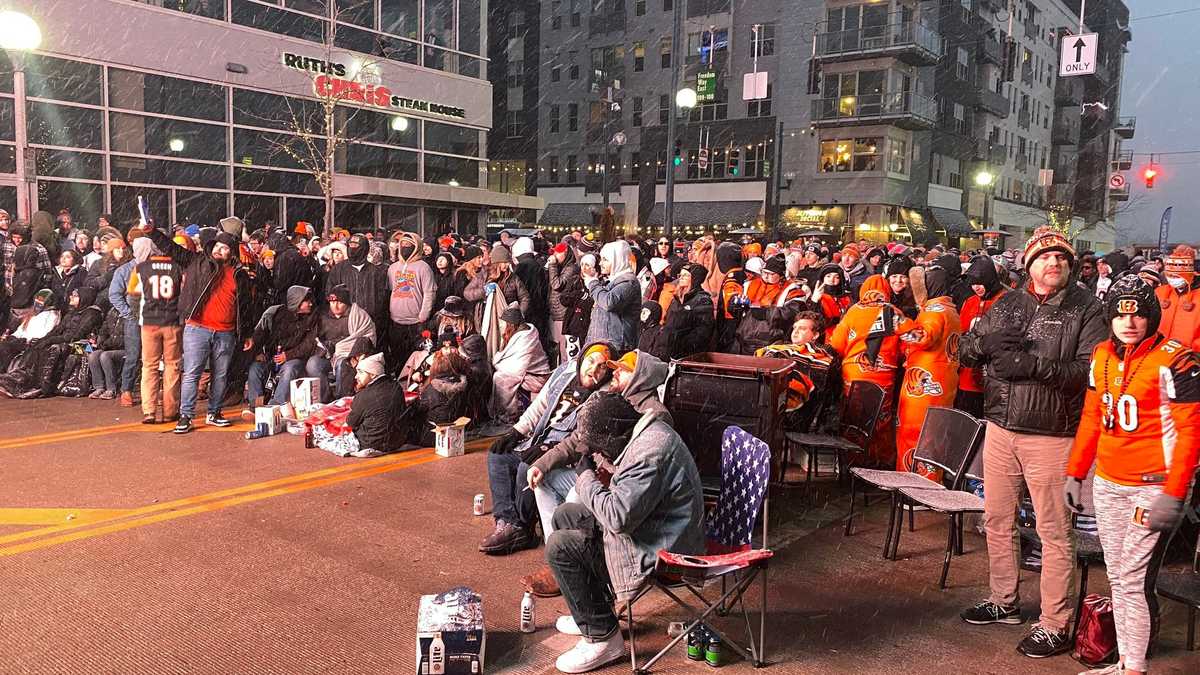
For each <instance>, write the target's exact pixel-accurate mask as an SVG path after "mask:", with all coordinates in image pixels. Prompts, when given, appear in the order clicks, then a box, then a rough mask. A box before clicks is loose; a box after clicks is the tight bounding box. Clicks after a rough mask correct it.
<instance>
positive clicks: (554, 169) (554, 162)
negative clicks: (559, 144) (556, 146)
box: [549, 157, 558, 183]
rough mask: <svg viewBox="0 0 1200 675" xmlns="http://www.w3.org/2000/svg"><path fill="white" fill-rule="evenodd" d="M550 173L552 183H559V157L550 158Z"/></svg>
mask: <svg viewBox="0 0 1200 675" xmlns="http://www.w3.org/2000/svg"><path fill="white" fill-rule="evenodd" d="M549 172H550V182H551V183H557V182H558V158H557V157H551V158H550V166H549Z"/></svg>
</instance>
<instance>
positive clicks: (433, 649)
mask: <svg viewBox="0 0 1200 675" xmlns="http://www.w3.org/2000/svg"><path fill="white" fill-rule="evenodd" d="M445 672H446V644H445V643H444V642H442V634H441V633H438V634H437V635H434V636H433V642H431V643H429V675H445Z"/></svg>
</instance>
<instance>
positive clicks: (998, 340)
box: [979, 329, 1025, 358]
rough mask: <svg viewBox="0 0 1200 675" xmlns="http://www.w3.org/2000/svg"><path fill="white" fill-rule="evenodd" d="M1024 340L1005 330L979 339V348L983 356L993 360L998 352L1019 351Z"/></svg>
mask: <svg viewBox="0 0 1200 675" xmlns="http://www.w3.org/2000/svg"><path fill="white" fill-rule="evenodd" d="M1024 339H1025V336H1024V335H1023V334H1021V333H1018V332H1016V331H1013V330H1007V329H1005V330H999V331H995V332H992V333H988V334H987V335H984V336H983V337H982V338H980V339H979V346H980V347H982V348H983V349H982V351H983V353H984V354H985V355H988V356H991V357H992V358H995V357H996V355H997V354H998V353H1000V352H1009V351H1013V352H1015V351H1020V350H1021V342H1023V341H1024Z"/></svg>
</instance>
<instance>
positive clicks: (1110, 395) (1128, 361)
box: [1067, 334, 1200, 499]
mask: <svg viewBox="0 0 1200 675" xmlns="http://www.w3.org/2000/svg"><path fill="white" fill-rule="evenodd" d="M1118 349H1120V350H1121V351H1124V345H1121V346H1120V347H1118V346H1117V345H1115V344H1114V341H1113V340H1105V341H1104V342H1101V343H1100V344H1098V345H1096V349H1095V350H1094V351H1093V352H1092V363H1091V366H1090V369H1089V376H1088V391H1087V397H1086V398H1085V399H1084V402H1083V418H1082V420H1081V421H1080V424H1079V431H1078V432H1076V434H1075V446H1074V448H1073V449H1072V450H1071V459H1070V462H1069V463H1068V464H1067V475H1069V476H1073V477H1075V478H1079V479H1081V480H1082V479H1083V478H1085V477H1086V476H1087V473H1088V469H1090V468H1091V466H1092V462H1095V463H1096V474H1097V475H1099V476H1101V477H1103V478H1105V479H1106V480H1110V481H1112V482H1114V483H1117V484H1120V485H1158V484H1161V485H1162V486H1163V492H1164V493H1166V494H1169V495H1171V496H1173V497H1177V498H1179V499H1183V498H1185V497H1186V496H1187V493H1188V489H1189V488H1190V487H1191V485H1192V480H1193V476H1194V474H1195V472H1196V460H1197V454H1198V453H1200V445H1198V444H1200V434H1198V433H1197V428H1198V425H1200V360H1198V359H1197V356H1196V354H1195V353H1193V352H1192V351H1191V350H1189V349H1188V348H1187V347H1185V346H1183V345H1182V344H1180V343H1179V342H1177V341H1175V340H1169V339H1167V338H1165V337H1163V336H1162V335H1161V334H1158V335H1155V336H1154V338H1153V339H1149V340H1145V341H1143V342H1142V344H1140V345H1138V346H1137V348H1136V349H1135V350H1134V351H1133V353H1132V354H1129V355H1127V356H1125V358H1124V359H1122V358H1121V356H1120V355H1119V354H1120V352H1119V351H1118ZM1125 378H1132V379H1130V380H1129V381H1128V382H1126V381H1125Z"/></svg>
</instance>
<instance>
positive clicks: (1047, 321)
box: [959, 227, 1108, 658]
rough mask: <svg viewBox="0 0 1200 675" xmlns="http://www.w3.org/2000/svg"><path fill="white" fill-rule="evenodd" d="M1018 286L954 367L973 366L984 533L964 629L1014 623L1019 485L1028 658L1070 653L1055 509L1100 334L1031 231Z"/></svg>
mask: <svg viewBox="0 0 1200 675" xmlns="http://www.w3.org/2000/svg"><path fill="white" fill-rule="evenodd" d="M1024 258H1025V270H1026V273H1027V275H1028V281H1027V282H1026V285H1025V287H1024V288H1022V289H1020V290H1014V291H1012V292H1010V293H1007V294H1005V295H1004V297H1002V298H1000V299H999V300H997V301H996V304H994V305H993V306H992V308H991V311H989V312H988V313H986V314H984V315H983V316H982V317H980V319H979V321H978V322H977V323H976V324H975V327H974V328H972V329H971V330H970V331H969V332H967V333H966V334H964V335H963V337H962V341H961V342H960V343H959V358H960V360H961V362H962V364H963V365H964V366H967V367H968V368H973V367H977V366H983V372H984V387H983V388H984V393H983V398H984V401H983V409H984V418H985V419H986V420H987V435H986V437H985V440H984V444H983V476H984V488H983V493H984V531H985V533H986V535H987V547H988V566H989V575H990V585H991V596H990V597H989V598H988V599H987V600H984V601H983V602H980V603H979V604H977V605H975V606H974V607H971V608H969V609H967V610H966V611H964V612H963V613H962V618H963V620H964V621H966V622H967V623H972V624H977V625H983V624H992V623H1006V624H1019V623H1021V622H1022V621H1023V619H1022V618H1021V608H1020V605H1019V601H1020V597H1019V595H1018V567H1017V559H1018V556H1019V554H1020V547H1019V544H1018V542H1019V539H1018V537H1017V532H1016V525H1017V523H1016V520H1017V504H1018V502H1019V500H1020V498H1021V488H1022V485H1027V486H1028V488H1029V495H1030V497H1031V498H1032V500H1033V508H1034V510H1035V511H1036V513H1037V533H1038V536H1039V537H1040V538H1041V540H1042V575H1041V596H1042V598H1041V611H1042V614H1041V617H1040V618H1039V620H1038V623H1037V624H1036V625H1035V626H1034V628H1033V630H1031V631H1030V632H1029V634H1028V635H1027V636H1026V637H1025V639H1024V640H1022V641H1021V643H1020V644H1019V645H1018V646H1017V650H1018V651H1020V652H1021V653H1022V654H1024V655H1026V656H1029V657H1032V658H1044V657H1047V656H1054V655H1055V654H1060V653H1062V652H1065V651H1067V650H1068V649H1070V647H1071V645H1070V639H1069V638H1070V630H1069V628H1068V626H1069V624H1070V621H1071V610H1072V603H1071V587H1072V576H1073V573H1074V570H1075V542H1074V538H1073V535H1072V534H1071V514H1070V512H1069V511H1068V510H1067V506H1066V504H1064V503H1063V499H1062V493H1063V489H1064V485H1065V484H1066V481H1067V459H1068V457H1069V456H1070V454H1071V444H1072V441H1073V439H1074V436H1075V431H1076V429H1077V428H1078V427H1079V417H1080V412H1081V411H1082V408H1083V397H1084V391H1085V390H1086V388H1087V382H1088V362H1089V360H1090V358H1091V354H1092V349H1093V348H1095V346H1096V345H1097V344H1098V343H1099V342H1100V341H1101V340H1103V339H1104V338H1105V337H1107V335H1108V327H1107V326H1106V325H1105V321H1104V313H1103V311H1102V309H1101V306H1100V303H1099V301H1097V300H1096V299H1095V298H1094V297H1093V296H1092V294H1091V293H1090V292H1089V291H1087V290H1085V289H1083V288H1081V287H1079V286H1078V285H1077V284H1073V283H1070V277H1071V266H1072V264H1074V261H1075V250H1074V249H1073V248H1072V247H1071V244H1070V242H1068V241H1067V239H1066V237H1064V236H1063V235H1062V233H1061V232H1059V231H1057V230H1055V229H1053V228H1050V227H1039V228H1038V229H1037V230H1035V231H1034V233H1033V236H1031V237H1030V238H1029V241H1028V242H1027V243H1026V244H1025V256H1024Z"/></svg>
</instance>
